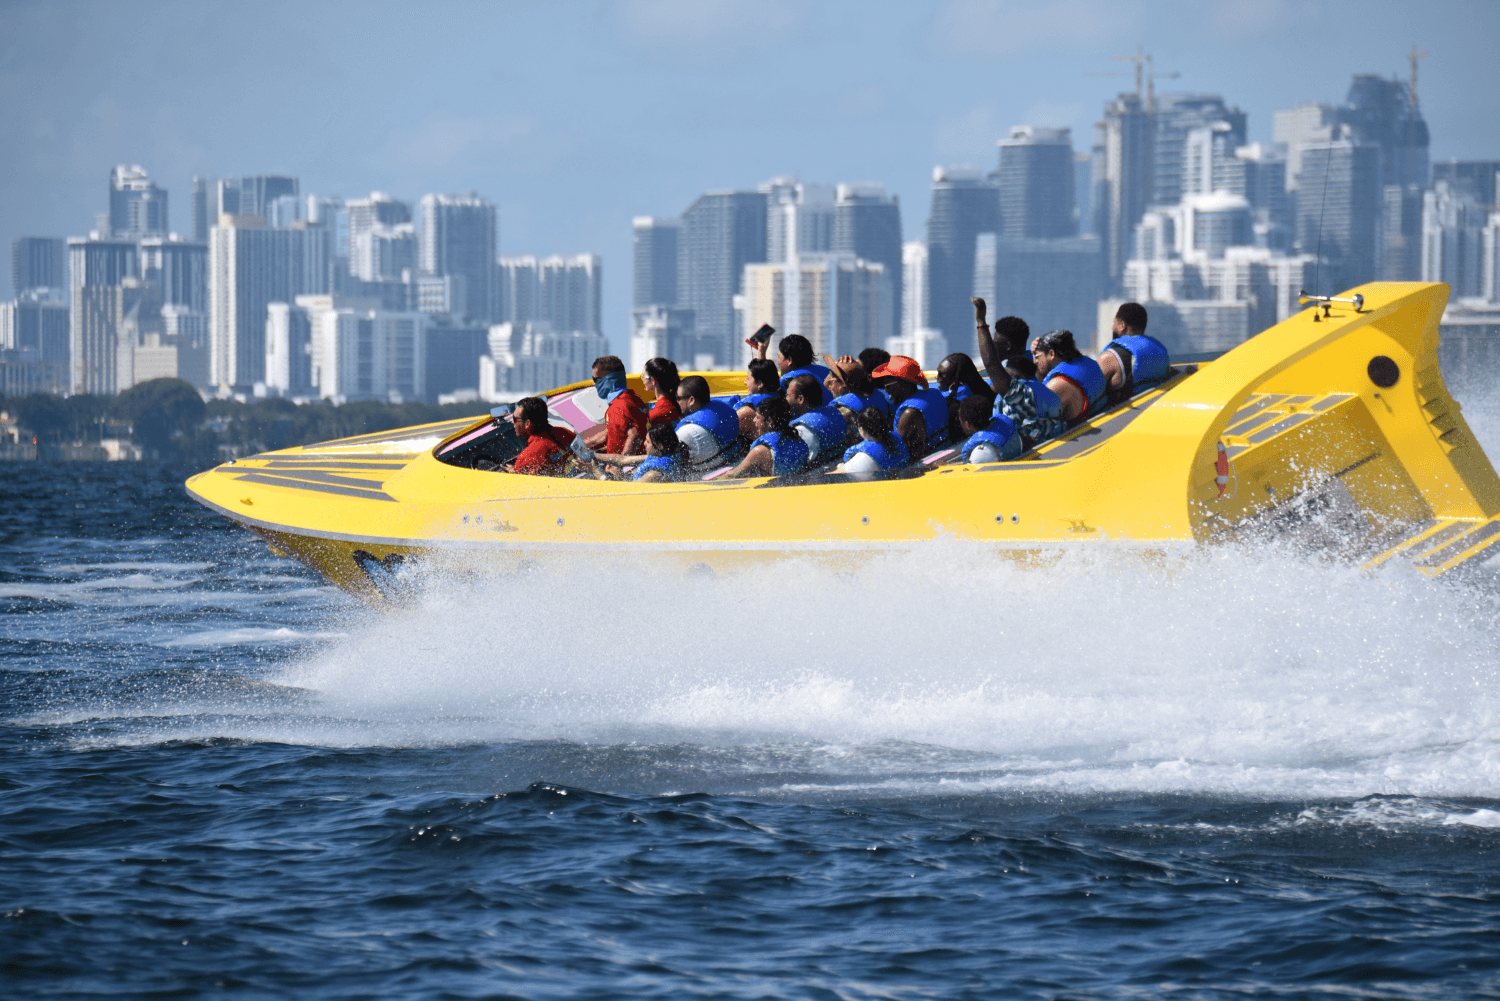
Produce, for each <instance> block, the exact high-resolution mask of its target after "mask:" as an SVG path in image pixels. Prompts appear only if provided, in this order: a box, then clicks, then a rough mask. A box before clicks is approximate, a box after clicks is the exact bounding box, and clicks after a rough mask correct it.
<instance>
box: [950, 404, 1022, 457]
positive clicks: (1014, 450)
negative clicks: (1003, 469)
mask: <svg viewBox="0 0 1500 1001" xmlns="http://www.w3.org/2000/svg"><path fill="white" fill-rule="evenodd" d="M980 445H993V446H994V448H995V451H996V452H998V453H999V454H1000V458H1002V459H1014V458H1015V457H1016V456H1018V455H1020V454H1021V436H1020V435H1018V434H1016V426H1015V425H1014V424H1012V423H1011V422H1010V420H1009V419H1008V418H1006V417H1003V416H998V415H997V416H996V417H994V418H993V419H991V421H990V426H989V427H987V428H985V429H984V430H983V431H976V432H974V433H973V434H971V435H969V437H968V440H966V441H965V442H964V444H963V455H964V461H965V462H968V461H969V456H971V455H973V454H974V449H976V448H978V447H979V446H980Z"/></svg>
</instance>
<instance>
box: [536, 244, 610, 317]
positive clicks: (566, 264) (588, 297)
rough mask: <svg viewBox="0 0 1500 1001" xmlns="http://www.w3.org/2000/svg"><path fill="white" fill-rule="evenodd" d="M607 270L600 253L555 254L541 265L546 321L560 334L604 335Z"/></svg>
mask: <svg viewBox="0 0 1500 1001" xmlns="http://www.w3.org/2000/svg"><path fill="white" fill-rule="evenodd" d="M603 279H604V271H603V265H602V261H601V258H600V257H599V255H598V254H575V255H573V256H572V257H561V256H558V255H553V256H552V257H548V258H546V259H544V260H543V261H542V262H541V295H542V309H543V314H542V319H544V320H546V321H547V322H548V323H550V324H552V329H553V330H556V331H557V332H559V333H565V334H566V333H573V332H574V331H582V332H584V333H588V334H600V333H602V331H601V329H600V326H601V325H600V315H599V314H600V303H601V301H602V298H601V295H602V291H603Z"/></svg>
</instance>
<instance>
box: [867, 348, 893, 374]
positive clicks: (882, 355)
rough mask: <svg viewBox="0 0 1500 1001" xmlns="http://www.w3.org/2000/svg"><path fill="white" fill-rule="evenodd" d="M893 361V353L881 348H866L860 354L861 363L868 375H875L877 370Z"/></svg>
mask: <svg viewBox="0 0 1500 1001" xmlns="http://www.w3.org/2000/svg"><path fill="white" fill-rule="evenodd" d="M890 360H891V353H890V352H889V351H883V350H881V349H880V348H865V349H864V350H863V351H861V352H860V353H859V363H860V365H861V366H863V367H864V370H865V371H866V372H868V373H871V374H874V372H875V370H876V369H877V368H879V367H880V366H882V365H884V364H885V363H886V362H888V361H890Z"/></svg>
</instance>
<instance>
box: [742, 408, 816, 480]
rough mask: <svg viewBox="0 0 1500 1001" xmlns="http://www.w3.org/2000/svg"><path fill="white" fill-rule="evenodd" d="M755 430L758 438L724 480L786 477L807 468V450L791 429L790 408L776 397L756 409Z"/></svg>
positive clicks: (804, 443)
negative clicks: (753, 477) (752, 477)
mask: <svg viewBox="0 0 1500 1001" xmlns="http://www.w3.org/2000/svg"><path fill="white" fill-rule="evenodd" d="M755 430H756V431H758V432H759V437H757V438H756V439H755V441H754V442H752V443H751V444H750V451H749V453H748V454H747V455H746V456H745V458H744V459H743V460H741V461H740V464H739V465H738V466H735V467H734V469H732V470H730V471H729V472H727V473H725V474H724V478H725V479H732V480H738V479H745V478H747V477H751V476H786V475H788V474H790V473H798V472H801V471H802V467H804V466H806V465H807V458H808V448H807V444H806V442H804V441H803V440H802V439H801V438H800V437H798V435H797V433H796V432H795V431H794V430H793V429H792V405H791V404H790V403H788V402H787V401H786V400H783V399H782V398H781V397H779V396H768V397H766V398H765V399H764V400H761V401H760V403H759V404H757V405H756V407H755Z"/></svg>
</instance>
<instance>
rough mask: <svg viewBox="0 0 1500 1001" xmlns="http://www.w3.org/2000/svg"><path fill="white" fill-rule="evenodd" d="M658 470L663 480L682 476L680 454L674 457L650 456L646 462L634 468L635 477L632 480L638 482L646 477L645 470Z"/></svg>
mask: <svg viewBox="0 0 1500 1001" xmlns="http://www.w3.org/2000/svg"><path fill="white" fill-rule="evenodd" d="M651 469H660V470H661V478H662V479H664V480H675V479H678V478H679V477H681V476H682V453H681V452H679V453H677V454H676V455H651V456H647V457H646V461H645V462H643V463H641V464H640V465H639V466H636V467H635V475H633V476H631V477H630V478H631V479H632V480H638V479H640V478H641V477H642V476H645V475H646V471H647V470H651Z"/></svg>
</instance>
